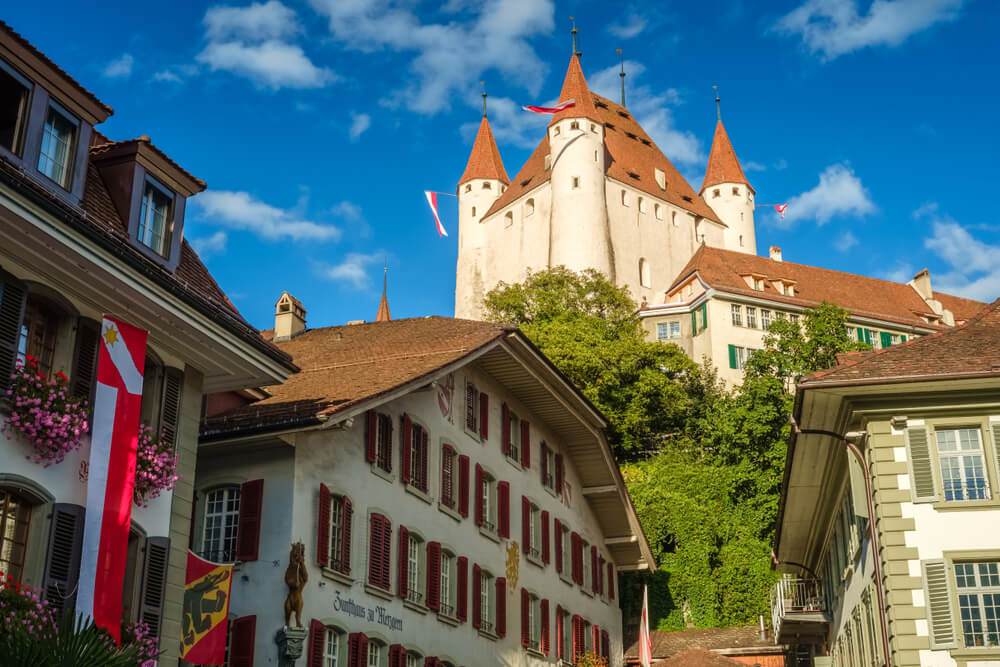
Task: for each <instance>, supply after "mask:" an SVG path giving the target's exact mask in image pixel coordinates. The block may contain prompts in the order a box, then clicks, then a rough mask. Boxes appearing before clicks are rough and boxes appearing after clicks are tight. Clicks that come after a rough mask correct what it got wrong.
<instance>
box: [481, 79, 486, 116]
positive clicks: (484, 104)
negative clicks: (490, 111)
mask: <svg viewBox="0 0 1000 667" xmlns="http://www.w3.org/2000/svg"><path fill="white" fill-rule="evenodd" d="M479 83H480V84H481V85H482V87H483V118H486V82H485V81H480V82H479Z"/></svg>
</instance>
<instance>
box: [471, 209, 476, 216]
mask: <svg viewBox="0 0 1000 667" xmlns="http://www.w3.org/2000/svg"><path fill="white" fill-rule="evenodd" d="M472 217H476V207H475V206H473V207H472Z"/></svg>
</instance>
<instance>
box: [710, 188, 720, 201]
mask: <svg viewBox="0 0 1000 667" xmlns="http://www.w3.org/2000/svg"><path fill="white" fill-rule="evenodd" d="M718 196H719V188H715V189H714V190H712V198H713V199H714V198H715V197H718Z"/></svg>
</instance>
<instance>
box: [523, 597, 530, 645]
mask: <svg viewBox="0 0 1000 667" xmlns="http://www.w3.org/2000/svg"><path fill="white" fill-rule="evenodd" d="M530 604H531V596H530V595H529V594H528V589H527V588H524V587H523V586H522V587H521V646H524V647H527V646H528V644H530V643H531V632H530V630H529V628H530V624H529V623H528V620H529V619H528V606H529V605H530Z"/></svg>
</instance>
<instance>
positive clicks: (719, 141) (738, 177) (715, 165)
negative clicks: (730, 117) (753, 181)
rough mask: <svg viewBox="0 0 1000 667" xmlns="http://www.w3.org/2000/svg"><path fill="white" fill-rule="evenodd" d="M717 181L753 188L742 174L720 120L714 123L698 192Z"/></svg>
mask: <svg viewBox="0 0 1000 667" xmlns="http://www.w3.org/2000/svg"><path fill="white" fill-rule="evenodd" d="M719 183H743V184H744V185H746V186H747V187H748V188H750V189H751V190H752V189H753V186H752V185H750V181H748V180H747V177H746V176H744V175H743V168H742V167H741V166H740V161H739V160H738V159H737V158H736V151H734V150H733V144H732V143H730V141H729V135H728V134H726V128H725V127H724V126H723V125H722V121H721V120H720V121H719V122H718V123H717V124H716V125H715V138H714V139H712V152H711V154H709V156H708V167H706V169H705V180H704V181H703V182H702V184H701V190H699V192H704V191H705V188H708V187H711V186H713V185H718V184H719Z"/></svg>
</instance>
